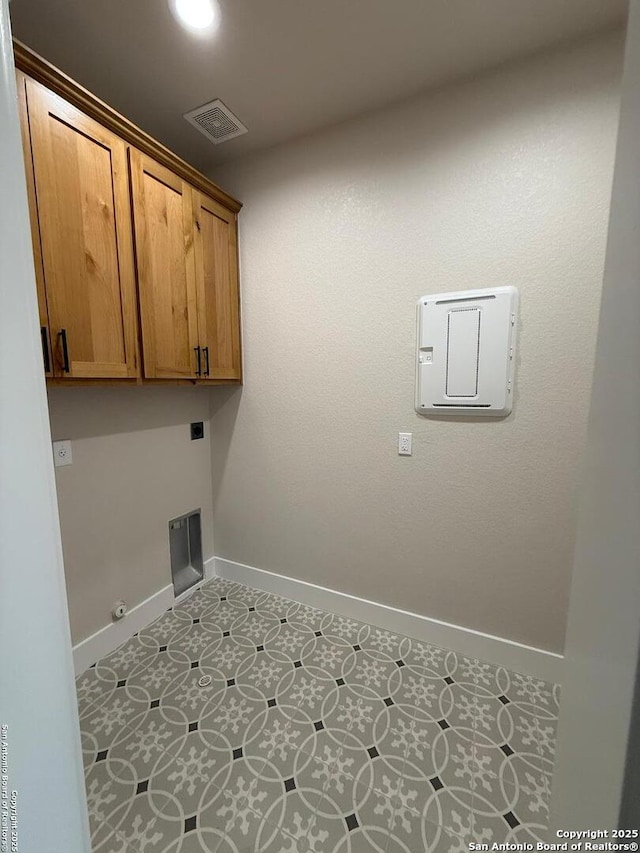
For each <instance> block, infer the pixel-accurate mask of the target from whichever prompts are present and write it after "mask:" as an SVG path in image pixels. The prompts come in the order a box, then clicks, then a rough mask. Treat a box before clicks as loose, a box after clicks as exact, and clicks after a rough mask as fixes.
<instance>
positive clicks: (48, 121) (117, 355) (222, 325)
mask: <svg viewBox="0 0 640 853" xmlns="http://www.w3.org/2000/svg"><path fill="white" fill-rule="evenodd" d="M14 54H15V58H16V76H17V83H18V98H19V108H20V117H21V122H22V141H23V146H24V155H25V172H26V178H27V190H28V197H29V212H30V216H31V233H32V242H33V256H34V262H35V272H36V286H37V292H38V305H39V310H40V327H41V332H42V343H43V361H44V367H45V373H46V375H47V377H49V379H50V381H52V382H58V383H65V382H69V383H72V382H76V383H77V382H80V381H84V382H88V383H91V384H101V383H104V382H105V381H110V382H114V381H115V382H120V381H123V382H131V381H132V380H138V381H139V382H142V381H150V382H158V383H159V382H163V381H164V382H174V383H175V382H210V383H220V384H225V383H237V382H240V381H241V378H242V365H241V356H240V307H239V290H238V288H239V285H238V237H237V214H238V211H239V210H240V208H241V205H240V203H239V202H238V201H236V199H234V198H232V197H231V196H230V195H228V193H226V192H224V190H222V189H220V187H218V186H216V185H215V184H214V183H212V182H211V181H210V180H208V179H207V178H206V177H205V176H204V175H202V174H200V172H198V171H196V170H195V169H194V168H193V167H192V166H190V165H189V164H188V163H185V162H184V160H181V159H180V158H179V157H178V156H177V155H176V154H174V153H173V152H171V151H169V150H168V149H167V148H165V147H164V146H163V145H161V144H160V143H159V142H157V141H156V140H154V139H152V138H151V137H150V136H148V135H147V134H146V133H144V132H143V131H142V130H140V128H138V127H136V126H135V125H134V124H132V123H131V122H130V121H129V120H128V119H126V118H125V117H124V116H121V115H119V114H118V113H117V112H115V110H112V109H111V108H110V107H109V106H108V105H107V104H105V103H103V102H102V101H100V100H98V99H97V98H96V97H95V96H94V95H92V94H91V93H90V92H88V91H87V90H86V89H83V88H82V86H80V85H78V84H77V83H75V82H74V81H73V80H71V79H70V78H68V77H67V76H66V75H64V74H63V73H62V72H60V71H58V69H56V68H54V67H53V66H52V65H50V64H49V63H47V62H46V61H45V60H44V59H42V58H41V57H39V56H37V55H36V54H34V53H33V52H32V51H31V50H29V49H28V48H27V47H25V46H24V45H22V44H20V42H17V41H15V40H14Z"/></svg>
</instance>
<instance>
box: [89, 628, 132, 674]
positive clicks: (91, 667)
mask: <svg viewBox="0 0 640 853" xmlns="http://www.w3.org/2000/svg"><path fill="white" fill-rule="evenodd" d="M133 636H134V637H137V636H138V635H137V634H134V635H133ZM95 668H96V665H95V663H92V664H91V666H90V667H89V669H95Z"/></svg>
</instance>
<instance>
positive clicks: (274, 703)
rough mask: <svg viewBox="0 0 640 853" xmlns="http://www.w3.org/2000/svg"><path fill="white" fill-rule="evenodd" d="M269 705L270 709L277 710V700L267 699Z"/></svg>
mask: <svg viewBox="0 0 640 853" xmlns="http://www.w3.org/2000/svg"><path fill="white" fill-rule="evenodd" d="M267 705H268V706H269V708H275V706H276V700H275V699H267Z"/></svg>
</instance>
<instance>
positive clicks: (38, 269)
mask: <svg viewBox="0 0 640 853" xmlns="http://www.w3.org/2000/svg"><path fill="white" fill-rule="evenodd" d="M16 85H17V89H18V109H19V112H20V130H21V132H22V150H23V153H24V167H25V176H26V179H27V197H28V202H29V218H30V220H31V244H32V247H33V265H34V268H35V274H36V291H37V294H38V314H39V316H40V335H41V337H42V358H43V362H44V373H45V376H53V361H52V356H51V332H50V330H49V311H48V308H47V295H46V291H45V288H44V267H43V265H42V245H41V243H40V228H39V227H38V206H37V204H36V186H35V178H34V175H33V158H32V156H31V136H30V134H29V114H28V112H27V78H26V77H25V75H24V74H23V73H22V71H17V72H16Z"/></svg>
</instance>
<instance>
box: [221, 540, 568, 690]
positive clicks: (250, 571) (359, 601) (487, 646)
mask: <svg viewBox="0 0 640 853" xmlns="http://www.w3.org/2000/svg"><path fill="white" fill-rule="evenodd" d="M210 562H215V575H216V576H217V577H222V578H227V579H228V580H232V581H238V582H239V583H243V584H246V585H247V586H252V587H254V588H256V589H263V590H265V592H272V593H275V594H276V595H282V596H284V597H285V598H292V599H295V600H296V601H301V602H302V603H304V604H308V605H310V606H312V607H317V608H319V609H320V610H330V611H332V612H333V613H338V614H339V615H341V616H346V617H350V618H352V619H357V620H358V621H361V622H368V623H370V624H372V625H376V626H378V627H379V628H385V629H386V630H388V631H394V632H395V633H397V634H405V635H406V636H408V637H414V638H415V639H417V640H422V641H424V642H426V643H431V644H432V645H436V646H441V647H443V648H446V649H451V650H452V651H454V652H457V653H458V654H462V655H466V656H467V657H473V658H478V659H480V660H484V661H487V662H488V663H493V664H496V665H497V666H504V667H505V668H507V669H510V670H513V671H515V672H521V673H524V674H527V675H531V676H533V677H534V678H541V679H543V680H544V681H551V682H554V683H559V682H561V681H562V663H563V660H564V658H563V656H562V655H559V654H555V653H554V652H547V651H545V650H544V649H536V648H534V647H533V646H525V645H523V644H522V643H516V642H514V641H513V640H506V639H504V638H503V637H494V636H492V635H491V634H483V633H482V632H481V631H474V630H473V629H471V628H463V627H461V626H460V625H451V624H450V623H448V622H441V621H439V620H438V619H431V618H430V617H428V616H421V615H420V614H418V613H410V612H408V611H406V610H399V609H398V608H396V607H390V606H389V605H387V604H380V603H378V602H376V601H367V599H364V598H358V597H357V596H355V595H349V594H347V593H345V592H338V591H337V590H334V589H327V588H326V587H322V586H317V585H316V584H313V583H308V582H307V581H301V580H296V579H295V578H288V577H285V576H284V575H278V574H274V573H273V572H267V571H264V569H256V568H254V567H252V566H245V565H244V564H243V563H236V562H233V561H232V560H225V559H223V558H221V557H216V558H215V560H214V561H210Z"/></svg>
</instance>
